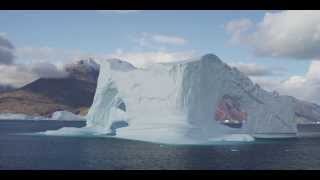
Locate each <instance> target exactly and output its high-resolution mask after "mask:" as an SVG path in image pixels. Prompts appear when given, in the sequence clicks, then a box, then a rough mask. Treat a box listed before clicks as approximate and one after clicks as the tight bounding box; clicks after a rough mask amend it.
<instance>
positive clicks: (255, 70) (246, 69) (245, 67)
mask: <svg viewBox="0 0 320 180" xmlns="http://www.w3.org/2000/svg"><path fill="white" fill-rule="evenodd" d="M230 66H232V67H236V68H237V69H238V70H239V71H241V72H243V73H244V74H246V75H247V76H270V75H274V70H272V69H271V68H268V67H265V66H262V65H259V64H255V63H242V62H240V63H231V64H230Z"/></svg>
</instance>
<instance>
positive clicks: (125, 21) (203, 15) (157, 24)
mask: <svg viewBox="0 0 320 180" xmlns="http://www.w3.org/2000/svg"><path fill="white" fill-rule="evenodd" d="M268 13H270V14H274V15H275V16H274V18H272V23H270V24H271V25H272V27H271V25H270V24H266V23H265V26H263V28H265V29H266V31H268V28H270V29H274V30H272V31H271V30H270V32H265V29H263V28H261V27H259V24H261V23H262V24H263V23H264V22H268V21H267V19H268V18H267V17H268V16H267V14H268ZM285 13H287V12H282V11H131V12H124V11H0V24H1V26H0V27H1V28H0V34H2V36H4V38H6V39H8V40H9V41H10V42H11V43H12V44H13V45H14V47H15V50H16V51H17V52H16V53H15V54H16V59H15V60H14V61H15V62H16V63H21V64H30V63H34V62H38V61H45V62H49V63H53V64H54V63H56V62H59V63H60V64H61V63H62V64H63V63H67V61H68V58H69V57H71V56H72V55H74V54H77V55H79V56H82V55H84V54H90V55H93V54H99V55H100V56H101V55H107V56H106V57H109V55H110V56H111V55H112V54H117V53H118V54H119V53H120V54H121V55H122V56H121V57H125V58H130V57H135V58H139V57H141V56H142V55H144V53H148V52H158V53H159V52H161V53H163V54H162V56H161V57H164V55H166V53H167V54H170V53H173V54H174V53H176V54H175V55H172V56H167V57H168V58H169V59H168V61H169V60H171V59H174V58H175V57H176V56H177V54H179V56H177V58H178V57H179V58H182V57H189V56H200V55H203V54H206V53H214V54H216V55H218V56H219V57H220V58H221V59H222V60H223V61H225V62H227V63H230V64H237V65H239V63H240V64H242V65H244V64H245V65H246V64H251V65H252V64H254V65H256V66H260V70H261V69H264V70H270V71H274V70H275V71H278V72H277V73H276V74H277V75H273V76H270V77H264V78H267V79H268V78H269V79H277V80H279V81H285V80H288V79H290V77H292V76H299V77H304V76H305V75H306V73H307V72H308V71H309V68H310V63H311V62H312V61H313V60H314V59H316V58H317V56H310V57H309V56H305V54H303V53H300V54H302V55H303V58H300V56H298V55H297V54H295V53H293V52H291V51H289V50H288V49H286V48H284V49H283V50H282V49H281V48H282V47H280V48H279V49H281V51H280V50H279V51H277V49H278V45H279V46H280V45H281V43H278V41H276V40H277V39H272V38H273V37H271V41H270V43H269V42H268V38H269V39H270V37H269V35H270V33H272V32H274V31H277V30H278V29H279V28H280V29H281V28H286V27H279V23H278V21H280V20H281V18H285V17H287V16H285ZM289 14H290V13H289ZM295 14H297V13H295ZM298 14H299V13H298ZM314 14H317V13H314ZM276 15H279V16H276ZM282 15H283V17H282ZM272 17H273V16H272ZM317 18H318V17H315V18H314V19H315V20H317ZM243 19H245V20H246V22H240V23H234V24H236V25H235V26H232V27H231V26H230V27H231V28H230V29H229V31H228V30H227V28H226V27H227V26H228V24H230V23H231V22H238V21H241V20H243ZM293 21H294V20H292V22H293ZM315 23H318V22H317V21H315ZM284 24H286V23H284ZM287 24H288V23H287ZM294 25H296V24H294ZM269 26H270V27H269ZM273 26H274V28H273ZM280 26H281V24H280ZM283 26H284V25H283ZM299 26H300V25H299ZM288 27H291V26H289V25H288ZM310 27H313V26H312V24H311V25H310ZM240 29H243V30H241V32H240V31H239V30H240ZM291 29H292V28H291ZM291 29H288V30H291ZM255 32H256V34H257V35H256V36H255V37H258V39H259V36H263V37H265V39H263V38H261V39H263V40H261V41H266V43H267V44H268V45H269V44H270V46H272V47H270V46H266V45H265V46H263V45H261V44H262V43H263V42H262V43H261V42H260V41H259V40H257V39H255V40H251V41H250V42H249V41H244V40H243V39H244V38H247V37H249V36H251V35H255ZM281 32H282V31H280V32H279V33H281ZM285 32H287V31H285ZM237 33H241V34H240V35H239V34H237ZM279 33H278V34H279ZM293 33H295V32H293ZM288 34H289V35H291V34H290V33H288ZM275 36H277V35H275ZM232 37H236V38H238V37H240V39H241V40H239V38H238V40H237V42H232ZM267 37H268V38H267ZM285 38H287V39H285V40H284V41H283V42H287V41H288V44H292V43H291V40H290V38H288V37H287V36H285ZM307 38H308V37H306V39H307ZM286 40H287V41H286ZM248 42H249V43H248ZM273 42H276V43H274V44H272V43H273ZM303 42H304V41H303ZM306 47H311V46H307V45H306ZM312 47H313V46H312ZM294 48H295V47H294ZM312 50H313V49H311V50H310V52H313V51H312ZM255 51H257V52H262V51H263V52H265V51H267V52H268V53H269V54H275V55H274V56H269V55H264V56H261V55H257V53H255ZM52 54H53V55H52ZM66 54H67V55H66ZM124 54H125V55H126V56H124ZM129 54H130V55H131V56H130V55H129ZM132 54H134V56H133V55H132ZM137 54H139V56H138V55H137ZM184 55H185V56H184ZM302 55H301V57H302ZM62 56H64V57H62ZM150 56H152V53H151V54H149V56H148V57H150ZM159 58H160V57H159ZM170 58H171V59H170ZM129 60H130V59H129ZM132 61H133V62H134V61H135V59H134V58H133V59H132V60H131V62H132ZM145 61H148V60H145ZM145 61H144V62H145ZM150 61H152V58H151V59H150ZM256 66H250V67H251V68H253V67H256ZM245 69H246V68H244V70H245ZM258 69H259V68H258ZM253 76H254V75H253ZM253 78H254V77H253ZM259 78H260V77H259ZM0 83H1V82H0Z"/></svg>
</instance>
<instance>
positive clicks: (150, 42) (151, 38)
mask: <svg viewBox="0 0 320 180" xmlns="http://www.w3.org/2000/svg"><path fill="white" fill-rule="evenodd" d="M136 41H137V42H138V44H139V45H140V46H142V47H153V46H156V45H160V44H163V45H185V44H186V43H187V40H186V39H184V38H182V37H179V36H171V35H164V34H153V33H142V34H141V35H140V37H139V38H137V40H136Z"/></svg>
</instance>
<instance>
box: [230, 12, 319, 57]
mask: <svg viewBox="0 0 320 180" xmlns="http://www.w3.org/2000/svg"><path fill="white" fill-rule="evenodd" d="M237 28H239V29H237ZM226 30H227V31H228V32H230V33H231V34H232V39H236V40H239V41H241V43H245V44H247V45H249V46H251V47H253V49H254V52H255V54H256V55H258V56H268V57H287V58H295V59H316V58H320V51H319V49H320V11H281V12H274V13H266V14H265V15H264V17H263V19H262V20H261V21H260V22H257V23H255V24H254V25H251V23H250V20H243V19H240V20H238V21H237V20H234V21H232V22H230V23H228V24H227V25H226Z"/></svg>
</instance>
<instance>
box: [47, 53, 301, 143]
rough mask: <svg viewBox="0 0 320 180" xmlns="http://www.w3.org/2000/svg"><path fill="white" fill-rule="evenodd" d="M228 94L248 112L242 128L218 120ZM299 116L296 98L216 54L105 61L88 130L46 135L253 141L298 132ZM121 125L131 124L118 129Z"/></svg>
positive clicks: (166, 140) (168, 141)
mask: <svg viewBox="0 0 320 180" xmlns="http://www.w3.org/2000/svg"><path fill="white" fill-rule="evenodd" d="M225 95H228V96H231V97H234V98H236V99H238V100H239V103H240V106H241V108H242V110H244V111H245V112H246V113H247V119H246V123H245V124H244V126H243V127H242V128H240V129H234V128H230V127H227V126H225V125H222V124H220V123H218V122H217V121H216V120H215V117H214V114H215V112H216V110H217V106H218V104H219V102H220V101H221V100H222V98H223V97H224V96H225ZM294 116H295V115H294V102H293V98H292V97H289V96H279V95H277V94H274V93H271V92H267V91H265V90H263V89H261V88H260V87H259V86H258V85H256V84H253V83H252V82H251V80H250V79H249V78H248V77H246V76H245V75H244V74H243V73H241V72H239V71H238V70H237V69H235V68H230V67H229V66H228V65H227V64H225V63H223V62H222V61H221V60H220V59H219V58H218V57H217V56H215V55H213V54H208V55H205V56H202V57H201V58H198V59H193V60H188V61H180V62H175V63H157V64H150V65H149V66H147V67H145V68H136V67H134V66H133V65H131V64H129V63H127V62H124V61H120V60H116V59H113V60H108V61H101V62H100V74H99V78H98V86H97V90H96V94H95V97H94V101H93V104H92V106H91V108H90V110H89V112H88V115H87V116H86V119H87V126H86V127H85V128H82V129H66V128H63V129H61V130H58V131H55V132H52V131H50V132H45V133H44V134H49V135H59V134H60V135H63V134H70V133H71V134H73V135H81V134H86V135H87V134H90V133H91V134H92V135H108V134H112V136H113V137H117V138H126V139H135V140H141V141H150V142H158V143H168V144H206V143H210V142H212V141H253V140H254V138H253V136H254V134H255V133H259V134H263V133H265V134H274V135H276V134H277V133H293V134H294V133H296V132H297V127H296V122H295V118H294ZM119 122H125V123H126V125H125V126H121V127H114V124H115V123H119ZM68 131H69V132H68Z"/></svg>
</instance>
